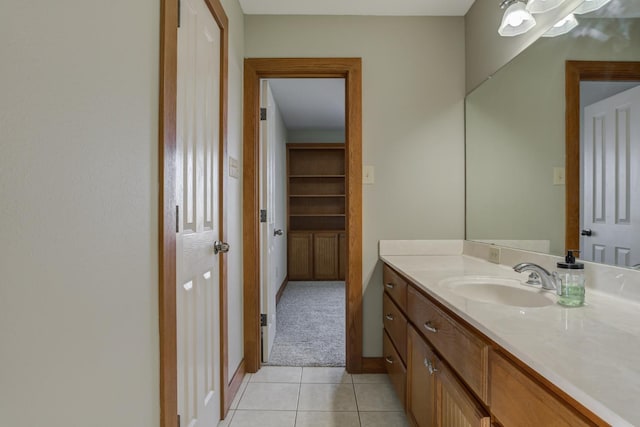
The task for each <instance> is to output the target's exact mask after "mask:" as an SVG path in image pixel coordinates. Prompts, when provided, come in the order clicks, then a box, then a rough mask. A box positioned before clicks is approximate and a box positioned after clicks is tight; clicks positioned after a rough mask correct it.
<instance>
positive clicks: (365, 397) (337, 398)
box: [218, 366, 408, 427]
mask: <svg viewBox="0 0 640 427" xmlns="http://www.w3.org/2000/svg"><path fill="white" fill-rule="evenodd" d="M378 426H380V427H406V426H408V424H407V421H406V418H405V416H404V413H403V412H402V406H401V404H400V401H399V400H398V398H397V397H396V395H395V392H394V390H393V387H392V385H391V383H390V382H389V378H388V377H387V375H385V374H362V375H350V374H347V373H346V372H345V370H344V368H289V367H280V366H264V367H262V369H260V371H259V372H257V373H255V374H247V375H246V376H245V378H244V381H243V383H242V386H241V387H240V390H239V391H238V395H237V396H236V398H235V400H234V401H233V403H232V404H231V410H230V411H229V414H228V415H227V418H226V419H225V420H224V421H222V422H220V424H219V425H218V427H378Z"/></svg>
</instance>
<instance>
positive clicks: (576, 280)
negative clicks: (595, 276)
mask: <svg viewBox="0 0 640 427" xmlns="http://www.w3.org/2000/svg"><path fill="white" fill-rule="evenodd" d="M557 267H558V268H557V270H556V271H555V273H554V276H555V278H556V285H557V288H558V304H560V305H564V306H566V307H580V306H581V305H583V304H584V264H582V263H580V262H576V258H575V257H574V256H573V251H567V256H566V257H565V259H564V262H559V263H558V264H557Z"/></svg>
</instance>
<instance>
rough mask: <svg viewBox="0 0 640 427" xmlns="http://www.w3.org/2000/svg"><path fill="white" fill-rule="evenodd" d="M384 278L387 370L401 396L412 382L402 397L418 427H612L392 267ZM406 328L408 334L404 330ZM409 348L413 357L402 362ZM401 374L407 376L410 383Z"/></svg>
mask: <svg viewBox="0 0 640 427" xmlns="http://www.w3.org/2000/svg"><path fill="white" fill-rule="evenodd" d="M383 275H384V286H385V291H384V296H383V307H384V313H383V317H384V319H383V322H386V323H384V327H385V329H384V332H383V336H384V339H383V341H384V347H385V350H384V351H385V356H386V357H387V359H388V360H387V364H388V367H387V370H388V372H389V375H390V376H391V378H392V382H393V383H394V385H395V386H396V389H398V388H399V387H400V386H401V384H402V383H403V378H404V383H405V384H406V389H405V390H401V391H399V392H398V396H399V397H400V398H401V400H402V401H403V402H404V403H405V408H406V412H407V418H408V419H409V423H410V424H411V425H412V426H417V427H432V426H434V427H435V426H437V427H463V426H465V427H467V426H472V427H489V426H492V425H495V426H502V427H539V426H545V427H546V426H558V427H565V426H566V427H569V426H571V427H582V426H606V425H608V424H606V423H605V422H603V421H602V420H600V419H599V418H598V417H596V416H595V415H594V414H592V413H591V412H590V411H588V410H587V409H585V408H584V407H582V406H580V405H578V404H576V403H575V402H573V401H571V400H570V399H569V398H568V397H566V396H563V395H562V394H558V392H557V390H556V391H552V390H551V389H550V388H548V387H547V386H544V385H543V384H544V381H543V380H541V377H540V378H538V377H536V376H535V375H534V374H532V373H530V372H529V371H525V370H524V369H522V368H521V367H519V366H518V365H517V364H515V363H514V362H513V361H512V360H510V359H509V358H508V357H507V356H505V354H508V353H506V352H505V351H504V350H503V349H502V348H501V347H500V346H498V345H497V344H495V343H493V342H492V341H491V340H489V339H488V338H487V337H486V336H484V335H483V334H482V333H480V332H478V331H477V330H476V329H475V328H473V327H472V326H470V325H468V324H467V323H466V322H464V321H462V320H461V319H459V318H458V317H457V316H455V315H454V314H452V313H451V312H450V311H449V310H447V309H446V308H445V307H443V306H442V305H441V304H438V303H436V302H435V301H434V299H433V298H431V297H429V296H427V295H426V293H423V292H422V291H421V290H419V289H420V288H419V287H418V286H416V285H413V284H412V283H411V282H410V281H409V280H407V279H405V278H404V277H403V276H402V275H400V274H399V273H398V272H396V271H395V270H393V269H392V268H391V267H389V266H388V265H384V269H383ZM387 314H389V315H390V316H389V317H391V318H393V319H394V321H390V320H389V319H386V315H387ZM385 319H386V320H385ZM397 319H399V321H397ZM403 322H404V324H405V325H406V333H405V334H404V335H403V334H402V332H400V331H399V329H401V327H402V323H403ZM403 342H404V343H406V344H405V345H406V352H405V353H404V356H401V352H400V351H399V349H398V348H402V346H403V344H402V343H403ZM509 357H512V356H509ZM391 362H393V363H391ZM396 362H397V363H396ZM399 368H405V369H406V370H405V371H404V372H406V373H405V374H404V377H403V374H402V371H403V369H399ZM492 422H493V424H492Z"/></svg>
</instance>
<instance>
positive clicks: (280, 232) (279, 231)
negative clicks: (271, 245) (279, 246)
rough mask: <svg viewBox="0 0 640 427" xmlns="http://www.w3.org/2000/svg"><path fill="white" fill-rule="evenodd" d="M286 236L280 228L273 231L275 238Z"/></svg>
mask: <svg viewBox="0 0 640 427" xmlns="http://www.w3.org/2000/svg"><path fill="white" fill-rule="evenodd" d="M283 234H284V232H283V231H282V229H281V228H278V229H277V230H273V235H274V236H282V235H283Z"/></svg>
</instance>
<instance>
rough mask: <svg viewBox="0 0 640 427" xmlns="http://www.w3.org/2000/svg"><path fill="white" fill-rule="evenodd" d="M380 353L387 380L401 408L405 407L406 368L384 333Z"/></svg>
mask: <svg viewBox="0 0 640 427" xmlns="http://www.w3.org/2000/svg"><path fill="white" fill-rule="evenodd" d="M382 351H383V352H384V360H385V365H386V367H387V373H388V374H389V379H390V380H391V383H392V384H393V387H394V388H395V389H396V393H397V394H398V398H399V399H400V403H402V407H403V408H404V407H405V390H406V384H407V368H406V367H405V366H404V363H403V362H402V360H401V359H400V355H399V354H398V352H397V351H396V349H395V347H394V346H393V344H392V343H391V340H390V339H389V335H387V334H386V332H383V333H382Z"/></svg>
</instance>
